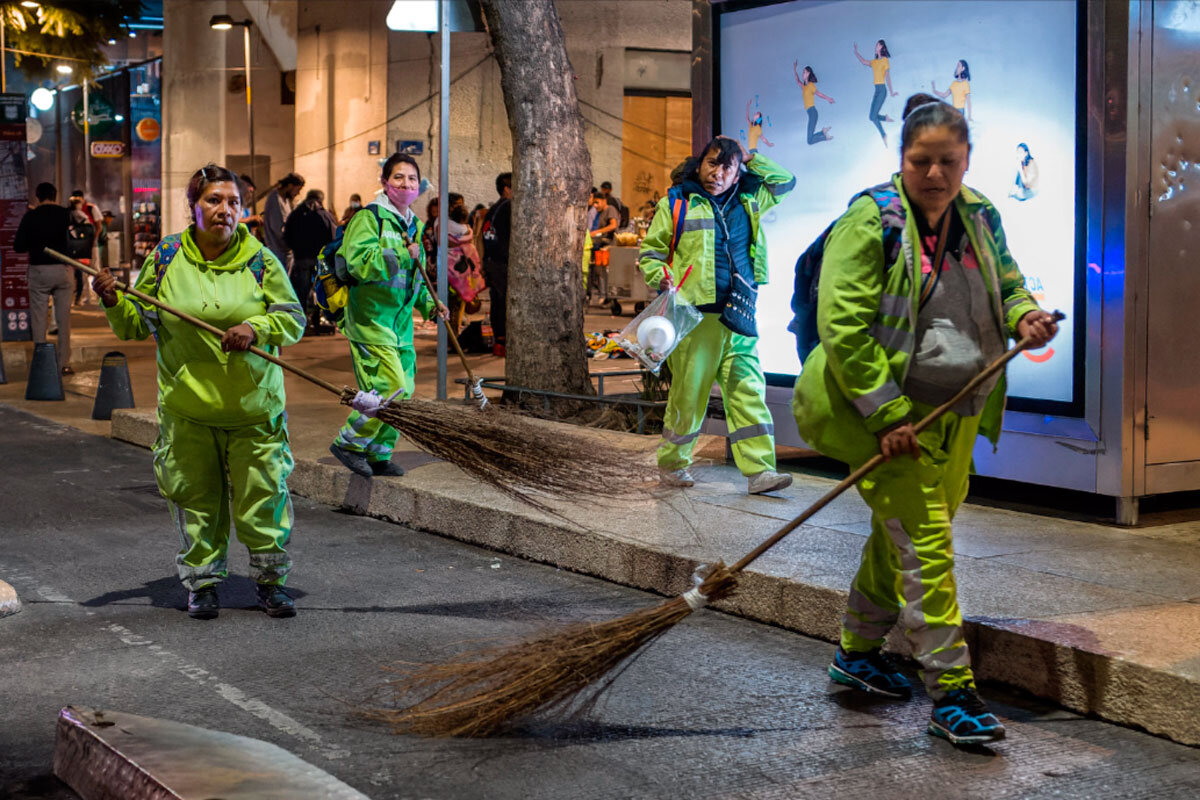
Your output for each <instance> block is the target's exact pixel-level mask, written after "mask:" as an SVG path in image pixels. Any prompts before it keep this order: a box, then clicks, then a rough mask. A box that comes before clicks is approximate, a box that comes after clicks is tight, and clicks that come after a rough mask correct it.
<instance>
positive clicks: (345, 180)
mask: <svg viewBox="0 0 1200 800" xmlns="http://www.w3.org/2000/svg"><path fill="white" fill-rule="evenodd" d="M349 8H350V7H349V6H348V5H347V4H345V3H328V2H319V1H318V0H311V1H310V0H301V2H300V9H299V18H298V26H297V65H296V70H297V71H296V139H295V142H296V144H295V148H296V158H295V170H296V172H299V173H300V174H301V175H303V176H304V177H305V179H306V181H307V185H308V186H309V187H317V188H322V189H324V190H325V193H326V205H327V206H328V207H329V208H331V209H338V210H339V212H340V209H342V208H344V207H345V204H346V200H347V198H349V196H350V194H352V193H354V192H357V193H359V194H361V195H362V196H363V201H364V202H370V199H371V197H373V196H374V192H375V191H376V190H377V189H378V188H379V159H380V158H381V157H386V156H387V155H388V154H389V153H390V151H391V148H390V147H389V146H388V143H387V142H386V139H387V107H388V103H387V100H388V91H387V82H388V63H387V62H388V48H387V26H386V25H385V24H384V20H385V19H386V18H387V12H388V9H389V8H391V2H390V0H365V1H364V2H359V3H355V4H353V13H349ZM372 140H378V141H379V142H380V155H371V154H369V153H368V152H367V143H368V142H369V141H372ZM335 213H338V212H335Z"/></svg>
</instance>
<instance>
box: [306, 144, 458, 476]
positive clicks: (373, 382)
mask: <svg viewBox="0 0 1200 800" xmlns="http://www.w3.org/2000/svg"><path fill="white" fill-rule="evenodd" d="M379 182H380V184H381V185H382V186H383V189H382V190H381V191H380V192H379V194H378V195H377V196H376V197H375V200H374V201H373V202H371V203H370V204H369V205H368V206H367V207H366V208H364V209H362V210H361V211H359V212H358V213H356V214H355V215H354V217H353V218H351V220H350V224H349V225H347V226H346V234H345V236H344V237H343V239H342V246H341V248H340V249H339V250H338V252H337V258H339V259H342V260H344V261H345V264H346V271H347V272H349V274H350V275H351V276H353V278H354V280H355V283H354V284H353V285H352V286H350V288H349V296H348V298H347V302H346V311H345V315H344V316H343V317H342V321H341V330H342V333H343V334H345V336H346V338H347V339H349V340H350V357H351V359H352V360H353V362H354V376H355V377H356V378H357V379H358V388H359V389H361V390H362V391H364V392H367V391H372V390H374V391H376V392H378V393H379V394H380V395H381V396H383V397H391V396H392V395H397V396H398V397H409V396H411V395H412V393H413V385H414V381H415V379H416V369H417V356H416V351H414V350H413V316H412V314H413V308H414V307H415V308H419V309H420V310H421V314H422V315H423V316H424V317H425V319H430V318H431V317H432V316H433V314H434V313H435V312H436V313H437V314H438V316H440V317H441V318H442V319H443V320H445V319H447V318H448V317H449V316H450V312H449V311H448V310H447V309H446V307H445V306H444V305H442V304H441V303H439V302H437V301H436V300H435V299H434V298H433V295H431V294H430V293H429V287H428V286H426V285H425V281H424V279H423V278H422V277H421V273H420V267H421V266H423V265H424V263H425V251H424V250H423V249H422V247H421V233H422V231H423V230H424V228H425V226H424V225H423V224H422V223H421V220H420V219H419V218H418V217H417V215H416V214H414V213H413V212H412V208H411V206H412V204H413V201H415V200H416V199H417V195H418V194H420V192H421V169H420V167H418V166H417V162H416V161H415V160H414V159H413V157H412V156H407V155H403V154H401V153H394V154H393V155H392V156H391V157H390V158H388V160H387V161H386V162H385V163H384V165H383V172H382V174H381V175H380V177H379ZM399 435H400V434H399V433H398V432H397V431H396V429H395V428H393V427H392V426H390V425H388V424H387V423H385V422H381V421H380V420H378V419H376V418H375V417H373V416H367V415H366V414H362V413H360V412H358V411H352V412H350V417H349V418H348V419H347V420H346V424H345V425H343V426H342V429H341V431H339V432H338V435H337V438H336V439H334V442H333V444H332V445H330V447H329V450H330V452H332V453H333V455H334V456H335V457H336V458H337V459H338V461H340V462H342V464H344V465H345V466H346V467H347V468H348V469H350V470H351V471H352V472H355V473H357V474H359V475H362V476H363V477H368V478H369V477H371V476H373V475H383V476H388V475H403V474H404V470H403V469H401V468H400V467H398V466H396V465H395V464H393V463H392V460H391V459H392V448H393V447H395V445H396V439H397V438H398V437H399Z"/></svg>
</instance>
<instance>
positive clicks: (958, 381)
mask: <svg viewBox="0 0 1200 800" xmlns="http://www.w3.org/2000/svg"><path fill="white" fill-rule="evenodd" d="M900 149H901V170H900V172H899V173H897V174H896V175H894V176H893V177H892V179H891V181H890V183H889V184H884V185H882V186H879V187H875V189H872V190H871V193H872V196H864V197H860V198H859V199H858V200H857V201H855V202H854V203H853V204H852V205H851V206H850V208H849V210H848V211H846V213H845V214H843V215H842V217H841V218H840V220H839V221H838V222H837V224H836V225H835V226H834V227H833V229H832V231H831V233H830V234H829V237H828V239H827V241H826V245H825V251H824V260H823V265H822V268H821V280H820V288H819V294H818V301H817V328H818V333H819V334H820V339H821V343H820V345H819V346H818V347H817V348H816V349H815V350H813V351H812V353H811V354H809V355H808V357H807V358H806V359H805V361H804V370H803V372H802V373H801V375H800V378H799V379H798V381H797V383H796V389H795V395H794V398H793V411H794V412H795V415H796V422H797V425H798V426H799V429H800V434H801V435H802V436H803V437H804V440H805V441H806V442H808V443H809V444H810V445H812V446H813V447H814V448H816V449H817V450H819V451H820V452H822V453H824V454H825V455H828V456H831V457H833V458H837V459H839V460H841V461H845V462H847V463H848V464H850V465H851V466H852V467H857V466H859V465H861V464H863V463H865V462H866V461H867V460H868V459H870V458H871V457H872V456H873V455H875V454H876V453H879V452H882V453H883V455H884V457H885V458H887V459H888V460H887V461H886V462H885V463H884V464H883V465H882V466H880V467H878V468H876V469H875V470H874V471H873V472H872V473H870V474H869V475H868V476H867V477H865V478H864V479H863V480H862V481H861V482H860V483H859V486H858V488H859V492H860V493H861V494H862V496H863V499H865V500H866V502H867V504H868V505H869V506H870V507H871V510H872V517H871V533H870V535H869V537H868V539H867V543H866V546H865V547H864V549H863V554H862V562H861V565H860V567H859V570H858V574H857V575H856V576H855V578H854V582H853V584H852V586H851V589H850V599H849V603H848V605H847V608H846V611H845V614H844V616H843V618H842V633H841V642H840V646H839V648H838V650H837V653H836V655H835V656H834V661H833V663H832V665H831V666H830V667H829V675H830V677H831V678H832V679H833V680H835V681H837V682H838V683H842V684H845V685H847V686H851V687H854V688H856V689H859V690H861V691H864V692H869V693H872V694H876V695H882V696H886V697H894V698H905V699H906V698H908V697H909V696H910V695H911V687H910V685H909V682H908V679H907V678H906V677H905V676H904V675H903V674H902V673H901V672H900V671H899V669H897V668H896V666H895V665H894V664H893V663H892V662H891V660H890V659H889V658H888V657H887V656H885V655H884V654H883V652H882V649H881V648H882V646H883V643H884V637H885V636H886V634H887V632H888V631H889V630H890V629H891V628H892V627H893V626H894V625H896V624H897V623H903V625H904V628H905V631H906V633H907V635H908V638H909V641H910V642H911V644H912V651H913V656H914V658H916V660H917V661H918V662H919V663H920V665H921V668H922V675H923V678H924V681H925V686H926V690H927V692H928V694H929V697H930V699H931V700H933V703H934V706H933V712H932V717H931V720H930V723H929V727H928V730H929V732H930V733H933V734H935V735H938V736H942V737H944V738H946V739H949V740H951V741H952V742H955V743H978V742H986V741H991V740H994V739H999V738H1002V737H1003V735H1004V726H1003V725H1002V724H1001V723H1000V721H999V720H998V719H997V718H996V717H995V716H994V715H993V714H991V713H990V712H989V711H988V708H987V706H986V705H985V704H984V702H983V700H982V699H981V698H980V697H979V695H978V693H977V692H976V689H975V680H974V677H973V673H972V671H971V663H970V657H969V655H968V652H967V644H966V641H965V640H964V638H963V632H962V614H961V612H960V610H959V607H958V600H957V590H956V586H955V580H954V571H953V568H954V549H953V544H952V537H951V528H950V523H951V520H952V519H953V517H954V513H955V511H956V510H957V508H958V506H959V504H960V503H961V502H962V500H963V499H964V497H965V496H966V494H967V476H968V473H969V471H970V468H971V451H972V449H973V446H974V443H975V437H976V435H977V434H982V435H984V436H986V437H987V438H988V439H989V440H990V441H992V442H993V443H995V442H996V441H997V439H998V437H999V434H1000V423H1001V417H1002V414H1003V408H1004V392H1005V387H1004V379H1003V377H996V378H993V379H992V380H990V381H989V382H987V383H984V384H983V385H982V386H981V387H980V389H979V390H978V391H977V392H976V393H975V394H973V395H971V396H968V397H966V398H965V399H964V400H962V401H960V402H959V403H958V404H957V405H956V406H955V407H954V409H953V410H952V411H950V412H948V413H946V414H945V415H944V416H942V417H940V418H939V419H938V420H937V421H936V422H935V423H934V424H932V425H930V426H929V427H928V428H926V429H925V430H923V431H922V432H921V433H920V434H916V433H915V432H914V429H913V422H914V421H915V420H917V419H920V418H922V417H924V416H925V415H926V414H928V413H929V412H930V411H932V410H933V409H934V408H935V407H936V406H938V405H939V404H941V403H944V402H946V401H948V400H949V399H951V398H952V397H953V396H954V395H955V393H956V392H957V391H958V390H959V389H960V388H962V387H963V386H964V385H965V384H966V383H967V382H968V381H969V380H970V379H971V378H972V377H973V376H975V375H976V374H977V373H979V372H980V371H981V370H982V368H983V367H984V365H986V364H988V363H990V362H992V361H993V360H995V359H996V358H997V357H998V356H1000V355H1001V354H1002V353H1003V352H1004V350H1005V348H1006V341H1007V339H1008V337H1009V336H1016V337H1018V338H1021V337H1024V336H1031V337H1032V340H1033V341H1032V343H1031V345H1030V347H1032V348H1037V347H1041V346H1043V345H1045V344H1046V343H1047V342H1048V341H1050V339H1052V338H1053V337H1054V335H1055V334H1056V333H1057V325H1056V324H1055V322H1054V319H1053V317H1052V316H1051V315H1050V314H1048V313H1046V312H1044V311H1042V310H1041V309H1039V308H1038V306H1037V304H1036V303H1035V302H1034V300H1033V298H1032V296H1031V295H1030V293H1029V292H1028V290H1026V288H1025V279H1024V277H1022V275H1021V272H1020V270H1019V269H1018V268H1017V265H1016V263H1015V262H1014V261H1013V258H1012V255H1011V254H1010V253H1009V251H1008V246H1007V244H1006V241H1005V236H1004V229H1003V228H1002V227H1001V224H1000V216H999V214H998V213H997V212H996V209H995V207H994V206H993V205H992V204H991V203H990V202H989V201H988V200H987V198H985V197H983V195H981V194H979V193H978V192H976V191H974V190H973V189H971V188H969V187H967V186H964V185H963V183H962V180H963V175H964V173H965V172H966V170H967V165H968V163H969V159H970V151H971V146H970V142H969V132H968V128H967V122H966V120H965V119H964V118H963V115H962V114H961V113H960V112H958V111H956V110H955V109H954V108H952V107H951V106H949V105H948V104H946V103H943V102H940V101H938V100H937V99H936V98H934V97H931V96H929V95H921V94H919V95H914V96H913V97H911V98H910V99H909V101H908V104H907V106H906V108H905V115H904V125H903V129H902V133H901V145H900ZM888 191H891V192H893V195H892V196H893V197H894V200H895V202H894V203H892V205H891V206H890V207H889V214H888V217H889V218H893V214H892V212H895V214H897V215H902V216H899V217H897V218H898V219H900V222H899V223H898V224H899V225H902V226H903V232H902V234H901V235H902V237H903V239H902V241H903V244H904V246H903V247H901V248H900V249H899V253H900V255H899V256H898V257H897V258H896V259H895V261H894V263H885V255H884V248H883V246H882V230H881V227H882V226H881V212H880V209H881V208H882V206H881V205H880V204H879V201H878V200H877V198H876V195H882V193H884V192H888ZM884 224H889V225H893V224H897V223H895V222H887V221H885V222H884ZM914 255H916V256H917V257H919V258H920V261H919V263H916V264H914V263H913V256H914ZM887 261H889V262H891V259H887Z"/></svg>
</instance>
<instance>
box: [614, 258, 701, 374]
mask: <svg viewBox="0 0 1200 800" xmlns="http://www.w3.org/2000/svg"><path fill="white" fill-rule="evenodd" d="M690 273H691V268H690V267H689V268H688V271H687V273H685V274H684V276H683V279H682V280H680V281H679V286H682V285H683V282H684V281H686V280H687V277H688V274H690ZM679 286H669V287H667V289H666V290H665V291H663V292H662V293H660V294H659V295H658V297H656V298H654V299H653V300H651V301H650V302H649V303H648V304H647V305H646V307H645V308H644V309H642V313H640V314H638V315H637V316H636V317H634V318H633V321H632V322H630V323H629V324H628V325H626V326H625V329H624V330H623V331H621V336H620V338H618V339H617V344H618V345H620V347H621V349H622V350H624V351H625V352H626V353H628V354H629V355H631V356H633V357H634V358H636V359H637V360H638V361H640V362H642V366H644V367H645V368H646V369H648V370H650V371H651V372H653V373H654V374H655V375H657V374H658V371H659V370H660V369H661V368H662V365H663V363H664V362H666V360H667V356H669V355H670V354H671V351H672V350H674V349H675V347H676V345H678V344H679V343H680V342H681V341H683V337H685V336H687V335H688V334H689V333H691V332H692V330H693V329H694V328H695V327H696V326H697V325H699V324H700V322H701V320H703V319H704V315H703V314H701V313H700V312H699V311H697V310H696V307H695V306H693V305H692V304H691V303H688V302H687V301H686V300H682V299H680V297H679Z"/></svg>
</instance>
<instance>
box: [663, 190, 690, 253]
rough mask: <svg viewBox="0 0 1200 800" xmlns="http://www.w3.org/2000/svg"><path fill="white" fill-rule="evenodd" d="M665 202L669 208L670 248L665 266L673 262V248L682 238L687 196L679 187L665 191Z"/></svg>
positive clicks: (685, 218)
mask: <svg viewBox="0 0 1200 800" xmlns="http://www.w3.org/2000/svg"><path fill="white" fill-rule="evenodd" d="M667 202H668V203H669V205H670V208H671V226H672V227H671V247H670V248H669V249H668V250H667V266H671V264H672V262H674V260H675V248H676V247H678V246H679V239H680V237H682V236H683V223H684V222H685V221H686V220H687V195H685V194H684V193H683V188H682V187H680V186H672V187H671V188H670V189H668V190H667Z"/></svg>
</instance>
